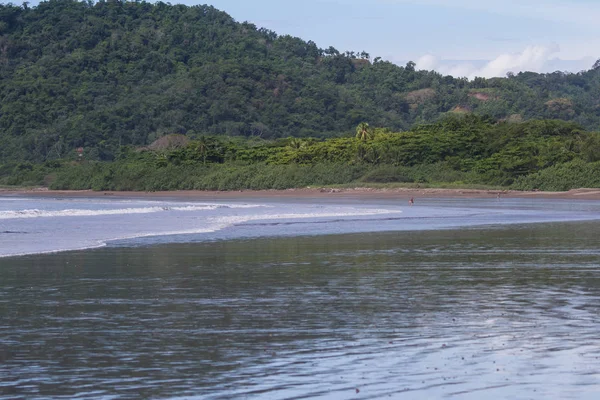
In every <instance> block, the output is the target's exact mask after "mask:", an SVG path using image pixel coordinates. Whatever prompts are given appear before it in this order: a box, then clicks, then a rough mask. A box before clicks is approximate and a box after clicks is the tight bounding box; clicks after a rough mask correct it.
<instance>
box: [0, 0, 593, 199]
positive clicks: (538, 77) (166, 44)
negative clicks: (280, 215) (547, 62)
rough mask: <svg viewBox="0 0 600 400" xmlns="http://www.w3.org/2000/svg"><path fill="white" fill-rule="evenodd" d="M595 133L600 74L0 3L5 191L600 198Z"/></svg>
mask: <svg viewBox="0 0 600 400" xmlns="http://www.w3.org/2000/svg"><path fill="white" fill-rule="evenodd" d="M367 122H368V123H367ZM598 126H600V62H598V63H596V65H594V66H593V67H592V69H590V70H589V71H585V72H581V73H577V74H569V73H561V72H556V73H552V74H536V73H530V72H525V73H519V74H516V75H515V74H509V75H508V76H507V77H506V78H494V79H483V78H477V79H475V80H473V81H469V80H467V79H466V78H454V77H450V76H442V75H440V74H438V73H436V72H433V71H418V70H416V69H415V64H414V63H412V62H411V63H408V64H407V65H406V66H404V67H401V66H397V65H394V64H392V63H389V62H386V61H382V60H381V59H380V58H375V59H371V57H370V55H369V54H367V53H366V52H364V51H362V52H358V53H356V52H345V53H342V52H340V51H338V50H337V49H335V48H332V47H329V48H327V49H322V48H319V47H318V46H317V45H316V44H315V43H313V42H305V41H303V40H301V39H299V38H294V37H290V36H279V35H277V34H276V33H274V32H271V31H269V30H266V29H259V28H257V27H256V26H254V25H252V24H249V23H238V22H236V21H234V20H233V19H232V18H231V17H230V16H228V15H227V14H226V13H224V12H221V11H219V10H217V9H215V8H213V7H211V6H206V5H204V6H194V7H188V6H184V5H171V4H165V3H162V2H158V3H155V4H153V3H147V2H143V1H135V2H125V1H120V0H108V1H98V2H93V1H91V0H90V1H76V0H50V1H46V2H42V3H40V5H39V6H37V7H32V8H30V7H28V6H27V3H23V6H15V5H12V4H7V5H2V4H0V185H47V186H49V187H52V188H55V189H67V188H68V189H95V190H106V189H113V190H128V189H129V190H148V191H149V190H170V189H215V190H231V189H246V188H248V189H267V188H278V189H283V188H291V187H303V186H317V185H318V186H321V185H340V184H348V185H371V186H373V185H388V184H413V185H437V184H446V185H449V184H450V185H471V186H474V185H493V186H499V187H508V186H512V187H514V188H519V189H542V190H550V189H559V190H563V189H569V188H571V187H577V186H600V181H598V179H599V178H598V177H599V176H600V174H599V172H600V136H599V134H597V133H592V132H588V131H585V129H587V130H589V131H593V130H596V129H597V128H598ZM372 127H387V128H385V129H384V128H375V129H374V128H372ZM81 148H83V153H82V155H81V157H78V153H77V150H76V149H81Z"/></svg>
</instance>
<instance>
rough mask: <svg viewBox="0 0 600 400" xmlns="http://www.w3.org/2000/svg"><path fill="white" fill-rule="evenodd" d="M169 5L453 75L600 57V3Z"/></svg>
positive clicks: (577, 66)
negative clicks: (204, 9)
mask: <svg viewBox="0 0 600 400" xmlns="http://www.w3.org/2000/svg"><path fill="white" fill-rule="evenodd" d="M150 1H151V0H150ZM163 1H165V0H163ZM0 2H4V1H3V0H0ZM12 2H13V3H15V4H18V3H19V1H18V0H16V1H15V0H13V1H12ZM165 2H166V1H165ZM170 2H171V3H173V4H174V3H183V4H187V5H195V4H205V3H208V4H210V5H212V6H214V7H215V8H218V9H220V10H222V11H225V12H227V13H228V14H229V15H231V16H232V17H233V18H235V19H236V20H237V21H239V22H243V21H249V22H252V23H254V24H255V25H257V26H258V27H264V28H267V29H270V30H272V31H275V32H276V33H278V34H280V35H285V34H289V35H292V36H297V37H300V38H302V39H304V40H312V41H314V42H315V43H316V44H317V45H318V46H319V47H321V48H328V47H329V46H333V47H335V48H336V49H338V50H340V51H342V52H344V51H355V52H356V51H358V52H360V51H363V50H364V51H366V52H367V53H369V54H370V55H371V58H375V57H381V58H383V59H384V60H387V61H391V62H394V63H396V64H399V65H405V64H406V63H407V62H408V61H413V62H415V63H416V64H417V69H426V70H432V69H433V70H436V71H438V72H440V73H442V74H444V75H453V76H455V77H468V78H471V79H472V78H474V77H476V76H483V77H486V78H489V77H494V76H506V74H507V73H508V72H513V73H518V72H520V71H534V72H554V71H569V72H579V71H582V70H587V69H590V68H591V67H592V65H593V64H594V62H595V61H596V60H597V59H600V23H598V21H600V0H202V1H198V0H170ZM35 4H37V1H31V5H32V6H34V5H35Z"/></svg>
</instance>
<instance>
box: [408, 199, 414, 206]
mask: <svg viewBox="0 0 600 400" xmlns="http://www.w3.org/2000/svg"><path fill="white" fill-rule="evenodd" d="M413 204H415V198H414V197H411V198H410V200H409V201H408V205H409V206H412V205H413Z"/></svg>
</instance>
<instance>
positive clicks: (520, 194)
mask: <svg viewBox="0 0 600 400" xmlns="http://www.w3.org/2000/svg"><path fill="white" fill-rule="evenodd" d="M0 196H40V197H46V196H50V197H104V196H114V197H126V198H132V197H133V198H177V199H188V200H193V199H209V198H231V199H235V198H248V197H256V198H268V197H273V198H311V197H315V198H323V197H331V198H336V197H339V198H406V199H409V198H411V197H414V198H478V199H479V198H498V197H500V198H539V199H567V200H568V199H571V200H600V188H598V189H596V188H594V189H585V188H582V189H573V190H569V191H567V192H542V191H518V190H493V189H441V188H391V189H375V188H363V187H357V188H301V189H287V190H239V191H200V190H178V191H164V192H134V191H123V192H120V191H92V190H48V189H45V188H36V189H27V190H23V189H21V190H14V189H1V188H0Z"/></svg>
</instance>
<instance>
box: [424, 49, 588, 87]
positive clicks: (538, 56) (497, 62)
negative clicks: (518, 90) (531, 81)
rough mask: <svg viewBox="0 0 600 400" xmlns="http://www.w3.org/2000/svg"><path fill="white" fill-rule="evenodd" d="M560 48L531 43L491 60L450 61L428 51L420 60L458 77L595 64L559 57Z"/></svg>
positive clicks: (581, 67)
mask: <svg viewBox="0 0 600 400" xmlns="http://www.w3.org/2000/svg"><path fill="white" fill-rule="evenodd" d="M559 51H560V49H559V47H558V45H556V44H552V45H550V46H540V45H536V46H528V47H526V48H525V49H524V50H523V51H521V52H519V53H506V54H501V55H499V56H498V57H496V58H495V59H493V60H491V61H484V62H481V61H479V62H477V61H449V60H440V59H439V58H437V57H435V56H434V55H431V54H427V55H425V56H423V57H421V58H419V59H418V60H417V61H416V64H417V69H420V70H435V71H438V72H440V73H441V74H443V75H452V76H454V77H467V78H469V79H473V78H475V77H478V76H479V77H484V78H492V77H501V76H506V73H507V72H515V73H518V72H521V71H532V72H553V71H555V70H562V69H561V66H564V67H568V68H563V69H568V70H570V71H573V72H577V71H579V70H584V69H589V68H590V67H591V65H592V63H593V61H592V58H589V57H587V58H584V59H581V60H561V59H559V58H557V57H556V54H557V53H559Z"/></svg>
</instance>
